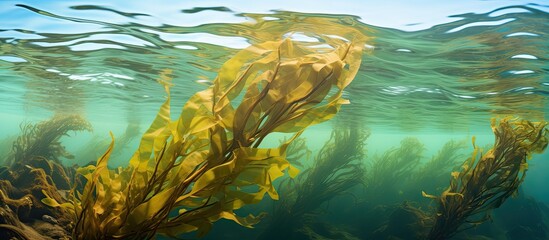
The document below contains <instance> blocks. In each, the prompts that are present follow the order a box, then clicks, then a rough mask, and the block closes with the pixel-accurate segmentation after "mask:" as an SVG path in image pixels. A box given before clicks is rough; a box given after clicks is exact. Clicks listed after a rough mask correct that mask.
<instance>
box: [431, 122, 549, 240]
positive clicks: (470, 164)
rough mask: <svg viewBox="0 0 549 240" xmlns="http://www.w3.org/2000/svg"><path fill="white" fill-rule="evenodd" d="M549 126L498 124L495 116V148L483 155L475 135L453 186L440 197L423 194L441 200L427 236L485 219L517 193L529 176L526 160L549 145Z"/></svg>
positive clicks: (449, 234) (444, 233) (449, 233)
mask: <svg viewBox="0 0 549 240" xmlns="http://www.w3.org/2000/svg"><path fill="white" fill-rule="evenodd" d="M546 125H547V123H546V122H529V121H527V120H513V119H509V118H504V119H501V120H500V121H499V123H498V122H496V120H495V119H492V123H491V126H492V130H493V132H494V135H495V138H496V139H495V144H494V146H493V148H492V149H490V150H489V151H487V152H486V153H484V154H483V153H482V150H481V149H479V148H478V147H477V146H475V138H473V147H474V151H473V154H472V156H471V158H469V159H468V160H466V161H465V163H464V164H463V166H462V170H461V171H460V172H452V177H451V179H450V186H449V187H448V188H447V189H446V190H445V191H444V192H443V193H442V194H441V195H440V196H439V197H437V196H433V195H429V194H426V193H423V195H424V196H425V197H429V198H433V199H436V200H437V202H438V209H437V210H436V213H435V221H434V225H433V227H432V229H431V230H430V232H429V236H428V239H448V238H450V237H452V236H454V235H455V234H456V233H457V232H459V231H462V230H465V229H468V228H471V227H473V226H475V225H478V224H480V223H482V222H484V221H486V220H487V219H489V213H488V211H489V210H491V209H495V208H498V207H499V206H500V205H501V204H502V203H503V202H504V201H505V200H506V199H507V198H509V197H510V196H511V195H513V194H515V193H516V192H517V189H518V187H519V186H520V184H521V183H522V181H523V180H524V177H525V175H526V170H527V169H528V163H527V159H529V158H530V157H531V154H532V153H541V152H542V151H544V150H545V148H546V147H547V143H548V137H549V136H548V135H549V133H548V132H549V131H548V130H547V129H546V128H545V127H546ZM462 225H465V226H462Z"/></svg>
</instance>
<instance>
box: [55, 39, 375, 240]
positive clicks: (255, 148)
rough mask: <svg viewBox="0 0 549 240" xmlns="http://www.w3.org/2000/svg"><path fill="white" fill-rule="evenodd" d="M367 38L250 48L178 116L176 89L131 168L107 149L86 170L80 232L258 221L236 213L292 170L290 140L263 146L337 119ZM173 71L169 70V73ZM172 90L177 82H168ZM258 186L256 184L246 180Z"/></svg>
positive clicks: (116, 234)
mask: <svg viewBox="0 0 549 240" xmlns="http://www.w3.org/2000/svg"><path fill="white" fill-rule="evenodd" d="M363 46H364V43H363V42H358V43H353V44H349V43H346V42H344V41H341V42H340V44H339V45H338V46H333V47H334V48H333V49H321V50H319V49H313V48H305V47H300V46H297V45H295V44H294V43H293V42H292V41H290V40H283V41H278V42H265V43H262V44H258V45H254V46H251V47H248V48H247V49H244V50H242V51H241V52H239V53H237V54H236V55H235V56H234V57H233V58H231V59H230V60H228V61H227V62H226V63H225V64H224V65H223V67H222V68H221V70H220V72H219V74H218V76H217V78H216V80H215V81H214V84H213V86H211V87H210V88H208V89H206V90H204V91H201V92H199V93H197V94H195V95H194V96H193V97H191V98H190V99H189V101H188V102H187V103H186V104H185V106H184V107H183V110H182V112H181V115H180V117H179V119H177V120H176V121H171V120H170V118H169V116H170V97H169V95H168V99H167V100H166V102H165V103H164V104H163V105H162V107H161V109H160V111H159V113H158V115H157V116H156V119H155V120H154V121H153V123H152V125H151V127H150V128H149V130H147V132H146V133H145V134H144V135H143V138H142V140H141V143H140V146H139V148H138V150H137V151H136V152H135V154H134V156H133V157H132V158H131V160H130V164H129V166H128V167H126V168H119V169H117V170H109V169H108V168H107V161H108V159H109V155H110V152H111V151H112V146H113V144H114V140H113V144H111V146H110V147H109V149H108V151H107V152H106V153H105V154H104V155H103V156H102V157H101V158H99V160H98V161H97V164H96V166H93V165H90V166H88V167H85V168H81V169H79V171H78V172H79V173H80V174H81V175H83V176H84V177H85V178H86V179H87V183H86V185H85V187H84V190H83V192H82V193H81V194H80V193H78V192H75V193H74V194H73V195H72V197H71V199H70V203H58V202H56V201H53V200H52V199H45V200H44V201H45V202H48V204H50V205H51V206H60V207H63V208H67V209H69V210H70V211H72V212H73V214H74V216H75V219H74V222H75V228H74V231H73V237H74V238H75V239H105V238H108V239H122V238H123V239H150V238H153V237H154V236H155V234H156V233H159V234H164V235H167V236H172V237H175V236H177V235H179V234H182V233H188V232H194V231H196V232H197V234H198V236H199V237H200V236H203V235H205V234H206V233H207V232H208V230H209V229H210V228H211V225H212V223H213V222H215V221H217V220H218V219H220V218H226V219H230V220H233V221H235V222H237V223H239V224H240V225H243V226H246V227H251V226H252V225H253V224H255V223H256V222H257V221H258V220H259V218H258V217H254V216H247V217H240V216H237V215H235V213H234V212H233V211H234V210H236V209H239V208H240V207H242V206H244V205H246V204H251V203H257V202H258V201H260V200H261V199H262V198H263V197H264V195H265V194H269V196H270V197H271V198H273V199H277V198H278V194H277V192H276V190H275V189H274V187H273V186H272V181H273V180H275V179H276V178H278V177H280V176H282V175H283V174H284V173H283V171H284V170H286V169H289V172H290V175H292V176H295V174H296V173H297V171H296V170H295V169H293V168H292V167H291V166H290V164H289V163H288V161H287V160H286V158H285V152H286V148H287V146H288V144H289V143H290V142H291V141H292V140H293V139H294V138H295V137H294V138H292V139H290V140H289V141H287V142H285V143H283V144H281V145H280V146H279V147H278V148H270V149H265V148H259V146H260V144H261V142H262V141H263V139H265V137H266V136H267V135H268V134H270V133H272V132H297V134H296V136H297V135H299V132H301V131H303V130H304V129H305V128H306V127H308V126H310V125H312V124H316V123H320V122H323V121H326V120H328V119H330V118H331V117H333V116H334V115H335V113H336V112H337V111H338V109H339V107H340V106H341V105H342V104H345V103H347V101H346V100H344V99H342V98H341V95H342V91H343V89H344V88H345V87H346V86H347V85H348V84H349V83H350V82H351V81H352V79H353V78H354V76H355V74H356V73H357V71H358V68H359V66H360V60H361V57H362V47H363ZM164 78H166V79H168V78H169V71H166V72H165V77H164ZM165 86H166V89H167V90H168V88H169V84H168V83H165ZM249 187H255V189H257V191H256V192H251V193H250V192H244V191H243V190H242V189H243V188H249Z"/></svg>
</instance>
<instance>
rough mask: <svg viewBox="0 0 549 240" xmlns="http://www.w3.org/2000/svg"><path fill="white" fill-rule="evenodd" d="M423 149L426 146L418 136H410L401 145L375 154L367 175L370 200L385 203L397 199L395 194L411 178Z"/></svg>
mask: <svg viewBox="0 0 549 240" xmlns="http://www.w3.org/2000/svg"><path fill="white" fill-rule="evenodd" d="M423 151H424V146H423V144H422V143H421V142H420V141H419V140H418V139H417V138H412V137H408V138H405V139H403V140H402V141H401V142H400V147H398V148H391V149H389V150H387V151H386V152H384V153H383V154H382V155H381V156H375V157H374V160H373V162H372V163H371V167H370V169H369V171H368V174H367V176H366V186H367V189H368V191H369V192H370V194H369V198H370V200H371V201H374V202H375V203H383V204H386V203H387V201H386V199H390V200H393V201H395V200H397V199H395V194H397V193H398V192H399V191H400V190H401V189H398V187H402V186H404V184H405V183H406V181H408V180H410V178H411V177H412V174H413V172H414V170H415V169H416V168H417V166H418V164H419V162H420V161H421V157H422V154H423ZM380 193H384V194H380ZM382 198H383V199H382ZM385 198H386V199H385Z"/></svg>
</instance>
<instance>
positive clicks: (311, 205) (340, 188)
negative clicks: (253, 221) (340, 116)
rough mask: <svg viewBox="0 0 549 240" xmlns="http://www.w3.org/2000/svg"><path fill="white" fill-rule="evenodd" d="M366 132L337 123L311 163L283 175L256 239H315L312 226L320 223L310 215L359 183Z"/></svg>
mask: <svg viewBox="0 0 549 240" xmlns="http://www.w3.org/2000/svg"><path fill="white" fill-rule="evenodd" d="M368 136H369V133H367V132H366V131H362V130H359V129H356V128H351V127H336V128H335V129H334V130H333V131H332V135H331V138H330V140H328V142H327V143H326V144H324V146H323V147H322V149H321V150H320V151H319V153H318V154H317V155H316V157H315V159H314V163H313V166H312V167H311V168H310V169H307V170H305V171H304V172H303V173H301V174H300V175H298V177H297V178H296V179H295V180H291V179H286V181H285V182H283V184H281V187H280V191H281V192H282V198H281V199H280V200H279V201H277V202H274V204H275V208H274V211H273V212H272V213H271V214H270V215H269V216H268V220H267V221H268V227H267V228H266V229H265V230H264V231H263V233H262V234H261V235H260V237H259V239H306V238H307V237H308V238H309V239H314V238H311V236H312V235H315V236H317V238H319V237H320V236H322V233H317V232H315V230H314V226H315V225H318V224H320V223H319V222H318V220H314V219H313V218H312V217H311V215H313V216H314V215H315V211H316V210H317V209H318V208H319V207H320V206H321V205H322V204H325V203H327V202H328V201H330V200H331V199H333V198H335V197H337V196H340V195H342V194H344V193H346V192H347V191H349V190H350V189H351V188H352V187H354V186H356V185H359V184H361V183H362V178H363V176H364V167H363V166H362V159H363V158H364V155H365V154H364V143H365V141H366V139H367V138H368ZM299 150H301V149H299ZM325 227H328V226H323V228H325ZM333 229H337V228H333ZM333 234H336V233H332V234H331V235H333ZM337 234H343V233H342V232H337ZM324 237H330V236H324Z"/></svg>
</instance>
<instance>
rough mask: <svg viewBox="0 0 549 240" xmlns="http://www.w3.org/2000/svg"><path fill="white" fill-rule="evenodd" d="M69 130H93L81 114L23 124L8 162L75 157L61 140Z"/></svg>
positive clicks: (57, 160)
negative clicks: (37, 158) (39, 158)
mask: <svg viewBox="0 0 549 240" xmlns="http://www.w3.org/2000/svg"><path fill="white" fill-rule="evenodd" d="M69 131H91V125H90V123H89V122H88V121H86V120H85V119H84V118H82V117H80V116H79V115H56V116H54V117H52V118H51V119H49V120H46V121H43V122H40V123H38V124H30V123H29V124H24V125H22V126H21V135H20V136H18V137H17V139H16V140H15V142H14V143H13V147H12V153H11V154H10V156H9V157H8V163H9V164H13V163H21V164H26V162H28V161H30V160H32V159H33V158H34V157H38V156H41V157H44V158H46V159H49V160H53V161H56V162H59V158H60V157H65V158H73V156H72V155H71V154H70V153H68V152H67V151H66V150H65V147H64V146H63V145H61V141H60V139H61V137H63V136H65V135H67V134H68V132H69Z"/></svg>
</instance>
